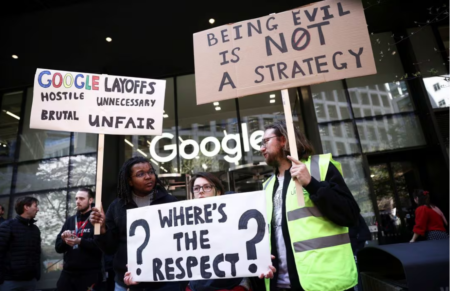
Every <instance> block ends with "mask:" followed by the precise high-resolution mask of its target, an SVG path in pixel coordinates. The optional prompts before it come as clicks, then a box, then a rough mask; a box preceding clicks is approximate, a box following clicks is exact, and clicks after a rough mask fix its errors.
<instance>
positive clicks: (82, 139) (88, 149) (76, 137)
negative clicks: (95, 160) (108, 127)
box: [72, 132, 98, 155]
mask: <svg viewBox="0 0 450 291" xmlns="http://www.w3.org/2000/svg"><path fill="white" fill-rule="evenodd" d="M97 140H98V134H94V133H84V132H74V133H73V141H72V143H73V154H74V155H78V154H86V153H93V152H97Z"/></svg>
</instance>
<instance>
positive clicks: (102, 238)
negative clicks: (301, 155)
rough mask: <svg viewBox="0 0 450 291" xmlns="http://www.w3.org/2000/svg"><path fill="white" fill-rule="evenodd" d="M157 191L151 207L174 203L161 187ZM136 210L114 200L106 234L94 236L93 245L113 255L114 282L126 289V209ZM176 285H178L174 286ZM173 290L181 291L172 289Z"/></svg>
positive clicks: (152, 285)
mask: <svg viewBox="0 0 450 291" xmlns="http://www.w3.org/2000/svg"><path fill="white" fill-rule="evenodd" d="M156 187H157V189H156V190H157V191H156V193H155V197H154V200H153V202H152V203H151V205H158V204H164V203H169V202H175V201H177V199H176V198H175V197H173V196H172V195H170V194H168V193H167V192H166V190H165V189H164V188H162V187H159V186H156ZM134 208H137V205H136V203H134V201H131V202H130V203H128V204H126V203H125V201H124V200H123V199H119V198H117V199H115V200H114V201H113V202H112V203H111V205H110V206H109V208H108V211H107V212H106V233H105V234H103V235H96V236H94V237H95V243H96V244H97V245H98V246H99V247H100V249H101V250H102V251H103V252H104V253H105V254H107V255H113V254H114V272H115V273H116V277H115V281H116V282H117V283H118V284H119V285H121V286H123V287H126V285H125V283H124V282H123V277H124V275H125V272H126V271H127V267H126V265H127V263H128V260H127V209H134ZM166 284H174V283H165V282H156V283H139V284H138V285H135V286H130V289H142V288H150V289H149V290H157V289H158V288H161V287H163V286H165V285H166ZM174 285H178V283H176V284H174ZM173 290H177V291H178V290H181V287H180V289H177V288H174V289H173Z"/></svg>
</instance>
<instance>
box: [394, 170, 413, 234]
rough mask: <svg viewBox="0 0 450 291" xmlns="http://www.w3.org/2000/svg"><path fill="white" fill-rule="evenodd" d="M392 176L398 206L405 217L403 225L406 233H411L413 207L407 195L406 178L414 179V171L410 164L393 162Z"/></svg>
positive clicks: (408, 194) (409, 196)
mask: <svg viewBox="0 0 450 291" xmlns="http://www.w3.org/2000/svg"><path fill="white" fill-rule="evenodd" d="M391 168H392V172H393V176H394V183H395V188H396V190H397V194H398V198H399V202H400V206H401V208H402V212H403V214H404V215H405V217H404V220H405V225H406V228H407V230H408V231H410V232H412V230H413V227H414V218H413V217H414V215H415V211H414V208H415V205H414V203H413V200H412V199H413V197H412V193H411V194H410V193H409V189H408V186H409V185H408V182H407V177H409V179H414V176H415V173H414V172H415V169H414V166H413V164H412V163H410V162H394V163H391Z"/></svg>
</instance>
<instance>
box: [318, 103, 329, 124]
mask: <svg viewBox="0 0 450 291" xmlns="http://www.w3.org/2000/svg"><path fill="white" fill-rule="evenodd" d="M315 107H316V115H317V119H318V120H326V117H327V115H326V113H325V106H324V105H323V104H320V103H316V104H315Z"/></svg>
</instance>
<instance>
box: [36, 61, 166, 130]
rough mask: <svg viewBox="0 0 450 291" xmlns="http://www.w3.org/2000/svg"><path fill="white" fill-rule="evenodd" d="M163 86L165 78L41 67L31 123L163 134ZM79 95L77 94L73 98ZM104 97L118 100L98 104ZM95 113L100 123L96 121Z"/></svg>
mask: <svg viewBox="0 0 450 291" xmlns="http://www.w3.org/2000/svg"><path fill="white" fill-rule="evenodd" d="M88 78H89V79H88ZM58 85H59V86H58ZM55 86H56V87H55ZM77 86H78V87H79V88H77ZM45 87H46V88H45ZM123 87H125V89H123ZM165 87H166V81H165V80H152V79H143V78H132V77H121V76H112V75H96V74H90V73H78V72H66V71H55V70H47V69H37V71H36V75H35V79H34V93H33V106H32V109H31V118H30V128H37V129H49V130H59V131H73V132H88V133H103V134H118V135H160V134H161V133H162V124H163V108H164V95H165ZM135 88H136V89H135ZM108 91H110V92H108ZM70 94H71V95H72V98H71V99H69V96H70ZM75 95H76V96H77V97H78V98H79V99H74V97H75ZM46 96H48V98H47V97H46ZM81 96H83V99H81V98H80V97H81ZM104 98H107V100H108V101H107V102H108V103H107V104H110V102H114V104H115V105H106V106H105V105H103V106H99V101H101V100H105V99H104ZM52 99H54V100H52ZM58 99H60V100H58ZM51 111H54V112H55V113H54V114H53V115H52V116H53V118H54V120H50V118H51V117H50V115H51ZM56 112H58V113H56ZM64 112H66V113H65V114H64ZM97 116H98V120H99V123H98V125H99V126H98V127H97V126H95V125H96V122H95V120H96V117H97ZM58 117H59V120H58ZM103 117H106V118H107V119H106V120H107V121H109V122H111V120H112V124H111V125H108V123H107V122H103Z"/></svg>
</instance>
